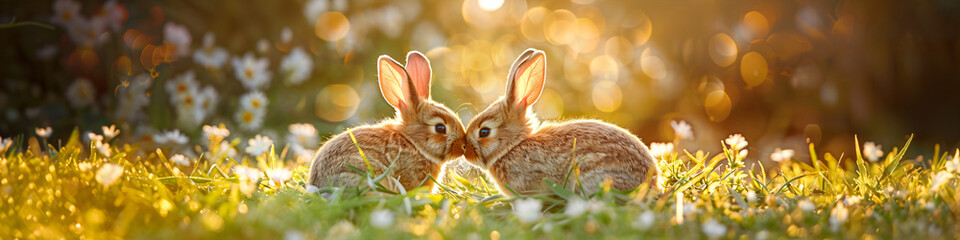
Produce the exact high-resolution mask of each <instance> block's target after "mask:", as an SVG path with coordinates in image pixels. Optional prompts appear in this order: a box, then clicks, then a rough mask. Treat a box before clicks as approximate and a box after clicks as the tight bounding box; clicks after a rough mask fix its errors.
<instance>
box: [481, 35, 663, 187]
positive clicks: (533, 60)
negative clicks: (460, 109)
mask: <svg viewBox="0 0 960 240" xmlns="http://www.w3.org/2000/svg"><path fill="white" fill-rule="evenodd" d="M546 60H547V59H546V54H545V53H544V52H543V51H540V50H536V49H532V48H531V49H527V50H526V51H525V52H524V53H523V54H521V55H520V57H519V58H517V60H515V62H514V63H513V66H512V67H511V68H510V73H509V74H508V76H507V77H508V79H507V87H506V94H505V95H504V96H502V97H500V98H499V99H498V100H496V101H494V102H493V103H492V104H490V106H488V107H487V108H486V109H485V110H483V111H482V112H481V113H479V114H477V115H476V117H474V118H473V119H471V121H470V123H469V124H467V133H466V134H465V138H466V146H465V147H466V149H465V153H464V157H465V158H466V160H467V161H468V162H469V163H471V164H473V165H475V166H477V167H479V168H481V169H483V170H486V171H487V174H488V175H489V177H490V178H491V179H492V180H494V182H495V183H496V185H497V187H498V188H499V189H500V192H502V193H503V194H505V195H507V196H512V195H513V194H512V192H511V191H510V190H511V189H512V190H513V191H516V192H517V193H520V194H530V193H536V192H541V191H542V190H545V187H547V186H546V185H545V184H544V179H549V180H550V181H552V182H553V183H555V184H558V185H562V184H563V183H565V181H566V183H567V185H566V188H567V189H568V190H572V191H574V192H578V193H587V194H591V193H594V192H597V191H598V190H599V188H600V184H601V183H602V182H604V181H605V179H608V178H609V179H610V180H612V181H613V182H612V185H611V187H613V188H616V189H619V190H632V189H634V188H637V187H638V186H640V185H641V184H642V183H644V181H647V179H648V178H649V181H650V185H649V187H650V189H651V190H653V191H654V192H659V191H660V190H659V186H658V184H657V182H658V180H657V178H658V177H659V176H660V169H659V168H658V167H657V164H656V162H655V161H654V157H653V156H652V155H651V154H650V150H649V149H647V147H646V145H644V144H643V143H642V142H641V141H640V139H638V138H637V137H636V136H634V135H633V134H631V133H630V132H628V131H627V130H625V129H623V128H620V127H617V126H616V125H613V124H609V123H605V122H602V121H599V120H572V121H565V122H556V123H540V121H539V120H538V119H537V117H536V116H535V115H534V114H533V112H532V111H531V110H530V106H531V105H533V104H534V103H535V102H536V101H537V99H538V98H539V97H540V93H541V92H542V91H543V85H544V81H545V79H546ZM574 140H576V147H574ZM574 161H579V163H578V168H579V181H580V183H581V186H582V191H581V190H580V189H577V188H576V187H575V185H576V184H575V181H576V179H574V175H576V174H574V173H570V170H571V168H572V164H573V163H574ZM507 187H509V188H507Z"/></svg>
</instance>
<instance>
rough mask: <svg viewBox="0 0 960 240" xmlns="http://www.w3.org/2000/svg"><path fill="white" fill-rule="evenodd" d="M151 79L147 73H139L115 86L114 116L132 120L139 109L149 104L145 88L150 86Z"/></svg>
mask: <svg viewBox="0 0 960 240" xmlns="http://www.w3.org/2000/svg"><path fill="white" fill-rule="evenodd" d="M152 82H153V79H151V78H150V76H149V75H147V74H140V75H137V76H136V77H132V78H129V79H127V80H125V81H124V83H122V84H120V85H119V86H117V87H116V94H117V102H118V105H117V110H116V116H117V119H119V120H125V121H131V122H132V121H134V120H136V118H137V116H138V114H139V113H141V112H140V110H141V109H142V108H143V107H144V106H147V105H148V104H150V97H149V96H148V95H147V93H146V92H147V90H148V89H149V88H150V86H151V84H152Z"/></svg>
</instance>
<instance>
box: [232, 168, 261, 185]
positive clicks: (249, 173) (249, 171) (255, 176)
mask: <svg viewBox="0 0 960 240" xmlns="http://www.w3.org/2000/svg"><path fill="white" fill-rule="evenodd" d="M233 173H234V174H236V175H237V177H239V178H240V179H242V180H246V181H253V182H256V181H257V180H260V169H256V168H252V167H247V166H243V165H237V166H235V167H233Z"/></svg>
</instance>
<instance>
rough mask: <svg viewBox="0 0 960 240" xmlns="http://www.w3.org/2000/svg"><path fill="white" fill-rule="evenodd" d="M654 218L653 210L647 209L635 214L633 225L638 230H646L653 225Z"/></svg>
mask: <svg viewBox="0 0 960 240" xmlns="http://www.w3.org/2000/svg"><path fill="white" fill-rule="evenodd" d="M655 220H656V215H655V214H654V213H653V211H650V210H647V211H643V213H640V215H637V219H635V220H633V227H634V228H636V229H640V230H647V229H650V227H651V226H653V222H654V221H655Z"/></svg>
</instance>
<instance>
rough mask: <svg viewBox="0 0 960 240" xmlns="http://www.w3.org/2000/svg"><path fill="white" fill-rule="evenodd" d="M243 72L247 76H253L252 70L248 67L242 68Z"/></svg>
mask: <svg viewBox="0 0 960 240" xmlns="http://www.w3.org/2000/svg"><path fill="white" fill-rule="evenodd" d="M243 74H244V75H247V78H253V70H251V69H249V68H246V69H244V71H243Z"/></svg>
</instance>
